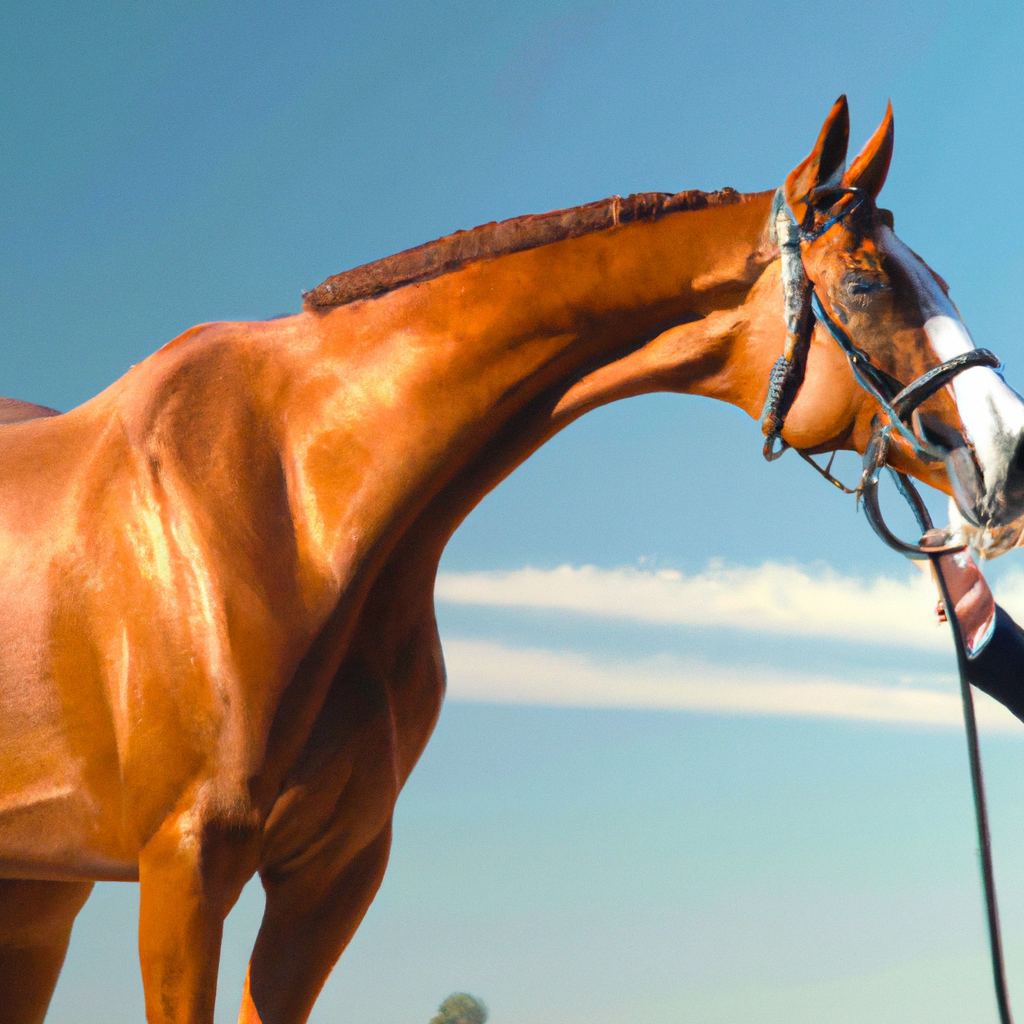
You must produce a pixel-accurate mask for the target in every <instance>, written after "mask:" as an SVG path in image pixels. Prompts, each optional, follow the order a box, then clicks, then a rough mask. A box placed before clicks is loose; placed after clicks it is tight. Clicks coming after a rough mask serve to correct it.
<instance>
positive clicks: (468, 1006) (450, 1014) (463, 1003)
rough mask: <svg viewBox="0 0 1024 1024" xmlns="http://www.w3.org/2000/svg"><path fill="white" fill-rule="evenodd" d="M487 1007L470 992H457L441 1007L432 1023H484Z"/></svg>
mask: <svg viewBox="0 0 1024 1024" xmlns="http://www.w3.org/2000/svg"><path fill="white" fill-rule="evenodd" d="M486 1020H487V1007H486V1006H484V1004H483V1003H482V1002H481V1001H480V1000H479V999H474V998H473V997H472V996H471V995H469V993H468V992H455V993H453V994H452V995H450V996H449V997H448V998H447V999H446V1000H445V1001H444V1002H443V1003H442V1004H441V1005H440V1006H439V1007H438V1013H437V1016H436V1017H435V1018H434V1019H433V1020H432V1021H431V1022H430V1024H484V1022H485V1021H486Z"/></svg>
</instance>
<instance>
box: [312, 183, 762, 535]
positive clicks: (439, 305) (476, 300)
mask: <svg viewBox="0 0 1024 1024" xmlns="http://www.w3.org/2000/svg"><path fill="white" fill-rule="evenodd" d="M770 202H771V195H770V193H764V194H756V195H748V196H740V197H738V198H737V199H736V200H735V201H732V202H729V203H726V204H723V205H710V206H707V207H706V208H703V209H691V210H684V211H680V212H676V213H672V214H668V215H665V216H663V217H661V218H660V219H657V220H650V221H642V222H633V223H629V224H623V225H619V226H615V227H612V228H610V229H607V230H602V231H595V232H593V233H591V234H586V235H582V236H580V237H576V238H570V239H566V240H563V241H559V242H556V243H551V244H548V245H542V246H537V247H536V248H532V249H528V250H525V251H520V252H515V253H508V254H505V255H501V256H498V257H496V258H493V259H488V260H480V261H478V262H474V263H470V264H468V265H466V266H463V267H461V268H460V269H458V270H457V271H455V272H451V273H447V274H444V275H443V276H440V277H437V278H435V279H433V280H429V281H425V282H422V283H419V284H416V285H413V286H409V287H404V288H399V289H396V290H395V291H393V292H391V293H388V294H385V295H382V296H379V297H377V298H375V299H371V300H368V301H359V302H354V303H351V304H349V305H345V306H340V307H338V308H336V309H333V310H331V311H329V312H326V313H314V314H309V315H310V316H312V317H314V318H315V324H316V331H317V333H318V335H319V337H320V339H321V341H320V345H321V352H320V357H319V359H318V360H317V363H318V364H319V365H318V366H317V367H316V368H315V369H313V370H307V371H306V374H307V376H309V378H310V380H312V379H314V378H315V379H316V380H318V381H321V382H322V379H323V375H324V366H325V365H330V366H333V367H335V368H336V378H335V379H336V388H332V389H327V390H325V389H324V388H323V387H322V386H321V384H317V386H316V388H315V390H316V393H317V395H318V396H319V397H318V398H317V399H316V400H315V401H310V396H311V395H312V393H313V391H312V390H310V389H309V388H305V389H304V398H303V400H302V402H300V403H299V404H300V406H301V410H302V415H300V416H297V417H292V422H293V423H297V424H301V425H300V426H299V427H298V429H299V431H300V432H303V433H304V439H303V442H302V445H303V448H304V451H305V458H306V462H307V466H306V467H304V472H303V476H304V479H305V480H306V481H307V482H308V484H309V486H308V488H307V493H306V496H305V500H308V501H311V502H312V503H313V504H314V505H317V506H318V507H319V508H320V510H321V512H322V509H324V508H327V507H328V506H330V507H331V508H333V509H334V516H335V518H337V519H338V521H337V523H336V525H335V527H334V528H332V529H330V530H329V533H330V534H332V535H333V536H335V537H337V538H349V537H351V536H354V535H355V534H363V535H365V533H366V528H367V526H370V530H369V534H370V535H377V534H379V531H381V530H389V529H390V528H392V527H396V526H398V525H399V523H400V522H401V523H404V524H405V527H406V529H407V528H408V527H409V525H410V524H411V523H412V522H413V521H415V520H416V518H417V517H419V516H422V515H423V514H424V513H426V512H427V510H429V515H428V516H427V518H428V519H429V520H430V521H431V522H432V524H433V525H432V527H431V530H432V535H433V536H434V537H436V538H438V539H439V541H440V543H441V544H442V545H443V542H444V540H446V539H447V536H448V535H449V534H450V532H451V531H452V530H453V529H454V528H455V526H456V525H457V524H458V522H460V521H461V519H462V518H463V517H464V516H465V515H466V514H467V513H468V511H469V510H470V509H471V508H472V507H473V505H475V504H476V503H477V502H478V501H479V500H480V498H482V497H483V495H484V494H485V493H486V492H487V491H488V490H490V489H491V488H492V487H493V486H494V485H495V484H496V483H497V482H498V481H500V480H501V479H502V478H503V477H504V476H505V475H506V474H507V473H509V472H511V470H512V469H513V468H515V466H516V465H518V464H519V463H520V462H521V461H523V459H525V458H526V457H527V456H528V455H529V454H530V453H531V452H532V451H533V450H535V449H536V448H537V447H538V446H539V445H540V444H542V443H543V441H544V440H546V439H547V438H548V437H550V436H551V435H552V434H553V433H554V432H555V431H556V430H558V429H561V427H562V426H564V425H565V424H566V423H568V422H569V421H570V420H571V419H574V418H575V417H576V416H578V415H580V414H582V412H585V411H586V410H587V409H588V408H593V407H594V406H595V405H598V404H603V402H604V401H611V400H613V399H614V398H617V397H623V396H624V395H626V394H636V393H639V392H640V391H642V390H653V389H654V387H652V386H651V380H652V378H651V377H650V375H649V374H648V375H647V377H646V378H644V374H643V372H639V373H638V374H636V375H634V376H635V377H636V378H637V379H636V380H634V379H632V378H630V374H629V371H628V370H627V372H626V376H625V378H621V374H620V378H621V379H618V380H617V382H616V384H615V386H614V387H612V388H608V387H605V388H604V390H603V391H602V390H601V389H598V391H597V392H592V393H589V394H586V395H582V394H580V389H581V388H582V389H584V390H586V384H587V381H590V380H593V379H594V375H595V373H596V374H597V375H598V376H599V375H600V371H601V369H602V368H606V367H611V366H619V367H622V366H623V365H628V364H629V362H630V360H631V359H633V360H635V359H636V357H637V353H641V352H643V351H644V350H645V349H646V348H649V347H650V345H651V344H653V343H654V342H652V339H657V337H658V336H659V335H661V334H662V333H663V332H664V331H666V330H668V329H670V328H673V327H676V326H677V325H679V324H681V323H687V322H691V323H704V324H709V323H710V322H711V321H712V320H713V316H712V314H714V313H716V311H729V310H736V309H738V308H739V307H741V306H742V305H743V303H744V301H745V300H746V298H747V296H748V294H749V293H750V290H751V288H752V286H753V285H754V283H755V282H756V281H757V280H758V278H759V277H760V276H761V274H762V272H763V270H764V267H765V265H766V264H767V263H768V262H770V261H771V259H772V256H773V253H771V252H770V251H769V248H768V243H767V240H766V238H765V224H766V221H767V218H768V213H769V207H770ZM725 330H726V328H725V327H722V329H721V331H719V330H718V329H717V328H714V327H712V328H711V329H710V330H709V329H708V328H707V327H706V326H705V328H704V329H703V330H702V331H700V332H697V333H696V334H694V335H693V337H694V344H695V345H698V346H699V345H707V344H711V343H712V340H713V338H714V339H718V340H720V339H721V335H722V332H723V331H725ZM698 334H699V335H700V339H699V340H698ZM692 355H693V359H692V360H691V361H690V362H691V364H692V367H693V368H694V371H693V374H692V379H691V380H689V382H688V384H687V386H686V387H675V386H674V385H673V384H672V383H671V382H667V383H665V384H664V385H662V387H667V388H671V389H674V390H691V391H700V390H701V381H700V377H701V371H700V369H699V367H700V356H701V352H700V351H698V350H696V349H695V351H694V352H693V353H692ZM678 361H679V360H678V359H677V362H678ZM683 361H685V360H683ZM626 378H630V379H626ZM642 378H643V379H642ZM719 397H722V396H719ZM725 397H728V396H725ZM312 434H316V435H318V436H317V437H316V438H313V440H312V442H311V441H310V437H311V435H312ZM311 455H312V457H313V459H314V461H317V462H319V461H320V460H323V462H324V465H327V464H328V463H329V464H330V466H331V471H330V472H329V473H320V474H316V473H310V472H308V468H309V466H308V463H309V460H310V456H311ZM346 464H347V465H348V468H349V469H350V470H351V472H352V477H351V481H352V484H351V485H348V484H346V485H344V486H343V490H344V491H345V492H346V493H345V494H336V495H334V496H333V497H332V498H331V499H329V500H328V499H327V498H325V496H324V495H323V494H321V493H318V492H320V491H322V490H323V489H324V488H330V487H334V488H336V487H337V486H338V484H339V482H341V481H342V480H343V478H344V476H345V467H346ZM352 486H354V487H355V490H352V489H351V487H352ZM361 499H366V502H367V505H366V507H365V510H363V511H361V509H363V508H364V507H363V505H362V501H361ZM367 514H369V515H370V518H371V519H372V520H373V523H372V525H371V524H369V523H367V521H366V516H367ZM353 517H355V519H356V520H358V522H355V521H354V520H353ZM320 518H321V519H322V518H323V516H322V514H321V515H320ZM345 543H348V541H347V540H346V541H345ZM426 546H427V547H434V546H435V545H433V544H428V545H426ZM438 554H439V551H438Z"/></svg>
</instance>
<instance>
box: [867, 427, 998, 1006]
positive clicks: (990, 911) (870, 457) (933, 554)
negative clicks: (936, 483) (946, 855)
mask: <svg viewBox="0 0 1024 1024" xmlns="http://www.w3.org/2000/svg"><path fill="white" fill-rule="evenodd" d="M888 431H889V427H888V425H886V426H884V427H881V428H880V429H878V430H876V432H875V434H874V436H873V437H872V438H871V443H870V444H869V445H868V449H867V451H866V452H865V454H864V461H865V479H864V480H863V481H862V483H861V495H862V497H863V499H864V511H865V513H866V514H867V517H868V521H869V522H870V523H871V525H872V527H873V528H874V530H875V532H876V533H877V534H878V536H879V537H881V538H882V540H883V541H885V543H886V544H888V545H889V547H891V548H893V549H894V550H896V551H899V552H900V553H901V554H904V555H908V556H909V557H911V558H928V559H930V560H931V563H932V567H933V568H934V570H935V578H936V580H937V581H938V584H939V591H940V593H941V594H942V605H943V607H944V608H945V611H946V621H947V622H948V623H949V628H950V630H951V631H952V633H953V646H954V647H955V648H956V662H957V668H958V670H959V674H960V701H961V704H962V705H963V712H964V729H965V731H966V733H967V758H968V761H969V763H970V766H971V790H972V792H973V794H974V818H975V825H976V827H977V832H978V850H979V854H980V858H979V859H980V865H981V881H982V888H983V889H984V893H985V918H986V922H987V924H988V941H989V952H990V954H991V962H992V984H993V986H994V988H995V993H996V1005H997V1007H998V1009H999V1020H1000V1024H1013V1015H1012V1013H1011V1012H1010V995H1009V991H1008V989H1007V985H1006V967H1005V965H1004V962H1003V940H1002V935H1001V932H1000V927H999V904H998V902H997V899H996V879H995V872H994V871H993V868H992V836H991V833H990V831H989V827H988V803H987V801H986V799H985V780H984V776H983V775H982V770H981V748H980V746H979V743H978V720H977V716H976V715H975V712H974V695H973V693H972V691H971V683H970V679H969V678H968V661H967V648H966V645H965V644H964V637H963V631H962V630H961V628H960V622H959V620H958V619H957V617H956V607H955V605H954V604H953V600H952V598H951V597H950V593H949V586H948V584H947V583H946V577H945V575H944V574H943V571H942V561H941V559H942V556H943V555H944V554H950V553H952V552H956V551H962V550H963V549H964V547H965V545H963V544H945V545H942V546H940V547H923V546H922V545H919V544H918V545H911V544H906V543H905V542H904V541H901V540H900V539H899V538H898V537H896V536H895V535H894V534H893V533H892V532H891V531H890V530H889V528H888V527H887V526H886V525H885V523H884V522H883V520H882V515H881V511H880V509H879V506H878V473H879V470H880V469H881V468H882V466H883V465H884V462H885V447H886V444H887V436H888ZM889 471H890V472H891V473H892V474H893V476H894V478H895V480H896V486H897V487H898V488H899V490H900V493H901V494H902V495H903V497H904V498H906V500H907V502H908V503H909V504H910V507H911V508H912V509H913V511H914V515H915V517H916V518H917V522H918V525H919V526H920V527H921V532H922V534H925V533H927V532H928V531H929V530H930V529H931V528H932V520H931V516H930V515H929V514H928V509H927V508H926V507H925V504H924V502H923V501H922V500H921V495H920V494H918V492H917V488H916V487H915V486H914V485H913V483H912V482H911V481H910V478H909V477H907V476H905V475H904V474H903V473H897V472H895V471H894V470H892V469H891V467H890V468H889Z"/></svg>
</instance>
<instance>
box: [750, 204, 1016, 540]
mask: <svg viewBox="0 0 1024 1024" xmlns="http://www.w3.org/2000/svg"><path fill="white" fill-rule="evenodd" d="M818 191H819V192H828V193H829V194H847V195H851V196H852V197H853V198H852V200H851V201H850V202H849V203H847V205H846V206H845V207H844V208H843V209H842V210H841V211H840V212H839V213H837V214H835V215H834V216H832V217H831V218H829V219H828V220H826V221H825V223H824V224H821V225H820V226H819V227H817V228H815V229H814V230H813V231H805V230H804V229H803V228H801V227H800V225H799V224H798V223H797V221H796V218H795V217H794V216H793V212H792V210H790V208H789V204H788V203H787V202H786V200H785V197H784V196H783V193H782V189H779V190H778V191H777V192H776V193H775V200H774V202H773V203H772V214H773V216H772V221H771V228H772V234H773V235H774V237H775V238H776V239H777V241H778V244H779V252H780V254H781V259H782V293H783V299H784V315H785V320H786V344H785V348H784V350H783V354H782V356H781V357H780V358H779V359H778V360H777V361H776V363H775V365H774V366H773V367H772V372H771V376H770V377H769V381H768V396H767V398H766V399H765V404H764V411H763V412H762V422H761V429H762V430H763V431H764V434H765V436H766V441H765V445H764V457H765V458H766V459H767V460H768V461H769V462H774V461H775V459H777V458H779V456H780V455H782V454H783V452H785V451H786V449H787V448H789V447H790V445H789V444H787V443H786V441H785V440H783V438H782V429H783V427H784V426H785V421H786V415H787V414H788V412H789V410H790V408H791V407H792V405H793V402H794V401H795V399H796V396H797V394H798V393H799V391H800V386H801V385H802V384H803V380H804V374H805V372H806V367H807V353H808V351H809V349H810V344H811V336H812V334H813V333H814V325H815V321H820V322H821V324H822V325H823V326H824V327H825V328H826V330H827V331H828V332H829V334H831V335H832V337H833V339H834V340H835V342H836V343H837V344H838V345H839V347H840V348H841V349H842V350H843V352H844V354H845V355H846V358H847V360H848V361H849V363H850V369H851V370H852V371H853V376H854V379H855V380H856V381H857V383H858V384H859V385H860V386H861V387H862V388H863V389H864V390H865V391H866V392H867V393H868V394H869V395H870V396H871V397H872V398H873V399H874V400H875V401H876V402H877V403H878V405H879V406H880V408H881V414H880V415H879V416H876V417H875V418H874V421H873V424H872V426H873V428H874V429H873V433H872V435H871V440H870V441H869V443H868V446H867V448H866V449H865V452H864V469H863V472H862V474H861V479H860V483H859V484H858V486H857V487H856V488H855V489H854V488H849V487H846V486H845V485H844V484H842V483H841V482H840V481H839V480H837V479H836V478H835V477H834V476H832V473H831V472H830V470H831V466H832V463H831V461H829V464H828V465H827V466H825V467H824V468H822V467H821V466H819V465H818V463H816V462H815V461H814V460H813V459H812V458H811V457H810V456H809V455H808V454H807V453H806V452H803V451H801V450H800V449H799V448H797V449H794V451H796V452H797V454H798V455H800V457H801V458H803V459H804V460H805V461H807V462H808V463H809V464H810V465H811V466H812V467H813V468H814V469H815V470H817V472H819V473H820V474H821V475H822V476H824V477H825V478H826V479H827V480H828V481H829V482H830V483H832V484H834V485H835V486H836V487H838V488H840V490H842V491H845V492H846V493H847V494H856V495H857V496H858V498H859V499H860V500H862V501H863V502H864V512H865V515H867V517H868V522H870V523H871V526H872V528H873V529H874V531H875V533H877V534H878V536H879V537H880V538H881V539H882V540H883V541H885V543H886V544H888V545H889V546H890V547H892V548H894V549H895V550H897V551H899V552H900V553H901V554H904V555H907V556H908V557H909V558H916V559H926V558H931V557H932V556H934V555H940V554H945V553H948V552H952V551H958V550H961V549H962V547H963V545H956V544H952V545H947V546H945V547H942V548H934V547H931V548H925V547H923V546H921V545H920V544H908V543H907V542H905V541H902V540H900V539H899V538H898V537H896V536H895V535H894V534H893V533H892V531H891V530H889V528H888V527H887V526H886V524H885V521H884V519H883V518H882V511H881V507H880V505H879V502H878V482H879V477H880V475H881V471H882V469H883V468H888V469H889V470H890V472H892V474H893V476H894V478H895V480H896V485H897V487H898V488H899V490H900V492H901V493H902V494H903V496H904V497H905V498H906V500H907V501H908V502H909V503H910V505H911V507H912V508H913V509H914V512H915V514H916V515H917V517H918V520H919V522H920V523H921V525H922V530H923V531H924V530H928V529H930V528H931V520H930V518H928V519H927V525H924V523H925V519H924V518H922V516H923V517H927V516H928V512H927V510H926V508H925V505H924V502H923V501H922V500H921V496H920V495H919V494H918V492H917V489H916V488H915V487H914V485H913V484H912V483H911V481H910V479H909V477H907V476H906V475H905V474H904V473H899V472H897V471H896V470H893V469H892V468H891V467H889V466H887V463H886V460H887V456H888V453H889V447H890V445H891V443H892V437H893V435H894V434H896V435H898V436H899V437H900V438H902V439H903V440H904V441H905V442H906V443H907V444H908V445H910V447H911V450H912V451H913V452H914V455H915V456H916V457H917V458H918V459H920V460H921V461H923V462H947V461H948V460H949V459H950V457H951V456H952V454H953V451H954V449H951V448H947V447H945V446H944V445H939V444H934V443H932V442H929V441H925V440H922V439H921V438H919V437H918V436H917V434H916V433H915V432H914V430H913V428H912V426H911V424H910V417H911V416H912V415H913V413H914V410H915V409H917V407H918V406H919V405H921V403H922V402H925V401H926V400H927V399H929V398H931V396H932V395H934V394H935V393H936V392H937V391H939V390H940V389H941V388H943V387H945V386H946V385H947V384H948V383H949V382H950V381H951V380H952V379H953V378H954V377H955V376H956V375H957V374H959V373H963V371H964V370H969V369H971V368H972V367H975V366H987V367H990V368H992V369H998V367H999V366H1000V363H999V360H998V358H996V356H995V355H994V354H993V353H992V352H990V351H989V350H988V349H984V348H980V349H973V350H971V351H970V352H964V353H962V354H961V355H958V356H954V357H953V358H952V359H948V360H947V361H946V362H944V363H942V364H941V365H939V366H936V367H933V368H932V369H931V370H928V371H927V372H926V373H923V374H922V375H921V376H920V377H918V378H917V380H915V381H914V382H913V383H911V384H908V385H906V386H904V385H903V384H902V383H901V382H900V381H898V380H896V378H895V377H892V376H890V375H889V374H888V373H886V372H885V371H884V370H882V369H880V368H879V367H877V366H875V365H874V364H873V363H872V362H871V359H870V357H869V356H868V355H867V353H866V352H864V351H863V350H862V349H860V348H858V347H857V346H856V345H855V344H854V342H853V339H852V338H851V337H850V335H849V334H848V333H847V332H846V330H845V329H844V328H843V327H841V326H840V325H839V324H838V323H836V321H835V320H834V319H833V318H832V317H831V316H829V314H828V312H827V311H826V309H825V306H824V304H823V303H822V301H821V297H820V296H819V294H818V289H817V286H816V285H815V284H814V283H813V282H811V281H810V280H809V278H808V277H807V274H806V271H805V270H804V265H803V256H802V254H801V251H800V243H801V242H813V241H814V240H815V239H817V238H820V237H821V236H822V235H823V234H825V232H826V231H828V230H829V228H831V227H832V226H833V225H835V224H838V223H839V222H840V221H842V220H843V219H844V218H846V217H849V216H850V214H852V213H853V211H854V210H856V209H857V208H858V207H859V206H860V205H861V204H862V203H863V202H864V201H865V199H866V198H867V194H866V193H865V192H863V191H862V190H860V189H856V188H834V187H831V186H827V187H824V188H822V189H820V190H818ZM833 457H834V455H833Z"/></svg>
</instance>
